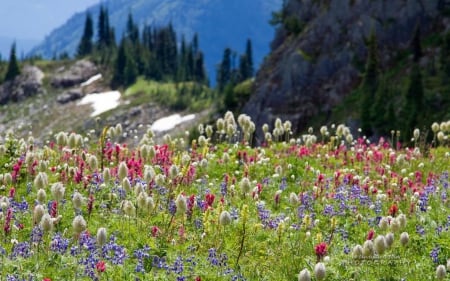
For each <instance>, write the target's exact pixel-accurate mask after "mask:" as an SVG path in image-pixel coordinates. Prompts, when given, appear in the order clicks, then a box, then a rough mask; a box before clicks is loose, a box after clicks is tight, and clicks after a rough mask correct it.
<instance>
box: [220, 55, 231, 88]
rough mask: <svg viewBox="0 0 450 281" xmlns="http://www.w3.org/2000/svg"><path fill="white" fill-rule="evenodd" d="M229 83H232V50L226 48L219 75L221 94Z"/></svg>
mask: <svg viewBox="0 0 450 281" xmlns="http://www.w3.org/2000/svg"><path fill="white" fill-rule="evenodd" d="M229 82H231V49H230V48H226V49H225V50H224V51H223V57H222V62H221V63H220V65H219V69H218V74H217V85H218V87H219V91H220V92H221V91H222V90H223V89H224V88H225V86H226V85H227V84H228V83H229Z"/></svg>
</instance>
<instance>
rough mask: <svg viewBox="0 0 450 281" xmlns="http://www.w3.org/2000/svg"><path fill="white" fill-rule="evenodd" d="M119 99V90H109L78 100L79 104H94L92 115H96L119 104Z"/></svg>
mask: <svg viewBox="0 0 450 281" xmlns="http://www.w3.org/2000/svg"><path fill="white" fill-rule="evenodd" d="M119 100H120V92H119V91H109V92H103V93H94V94H89V95H86V96H84V97H83V98H82V99H81V100H80V101H79V102H78V105H82V104H92V107H93V108H94V112H93V113H91V117H94V116H97V115H100V114H102V113H103V112H106V111H108V110H111V109H113V108H116V107H117V106H118V105H119Z"/></svg>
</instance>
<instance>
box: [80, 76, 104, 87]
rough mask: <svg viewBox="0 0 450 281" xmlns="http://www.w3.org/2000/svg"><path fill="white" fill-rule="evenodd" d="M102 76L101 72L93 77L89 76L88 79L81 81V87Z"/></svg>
mask: <svg viewBox="0 0 450 281" xmlns="http://www.w3.org/2000/svg"><path fill="white" fill-rule="evenodd" d="M101 78H102V74H101V73H99V74H96V75H94V76H92V77H91V78H89V79H88V80H86V81H84V82H83V83H81V84H80V86H81V87H84V86H88V85H90V84H92V83H94V82H95V81H97V80H99V79H101Z"/></svg>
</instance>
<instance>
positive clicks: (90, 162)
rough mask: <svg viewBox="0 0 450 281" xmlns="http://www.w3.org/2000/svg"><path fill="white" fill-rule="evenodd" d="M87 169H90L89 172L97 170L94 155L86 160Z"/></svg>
mask: <svg viewBox="0 0 450 281" xmlns="http://www.w3.org/2000/svg"><path fill="white" fill-rule="evenodd" d="M88 163H89V167H91V171H96V170H97V168H98V161H97V157H96V156H95V155H90V156H89V158H88Z"/></svg>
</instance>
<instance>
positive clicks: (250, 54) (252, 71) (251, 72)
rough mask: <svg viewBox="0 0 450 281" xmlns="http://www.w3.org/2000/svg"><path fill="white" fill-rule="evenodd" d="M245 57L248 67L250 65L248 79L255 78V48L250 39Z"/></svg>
mask: <svg viewBox="0 0 450 281" xmlns="http://www.w3.org/2000/svg"><path fill="white" fill-rule="evenodd" d="M245 57H246V59H247V65H248V73H247V75H246V76H247V78H250V77H253V75H254V74H255V68H254V66H253V48H252V41H251V40H250V39H247V45H246V47H245Z"/></svg>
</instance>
